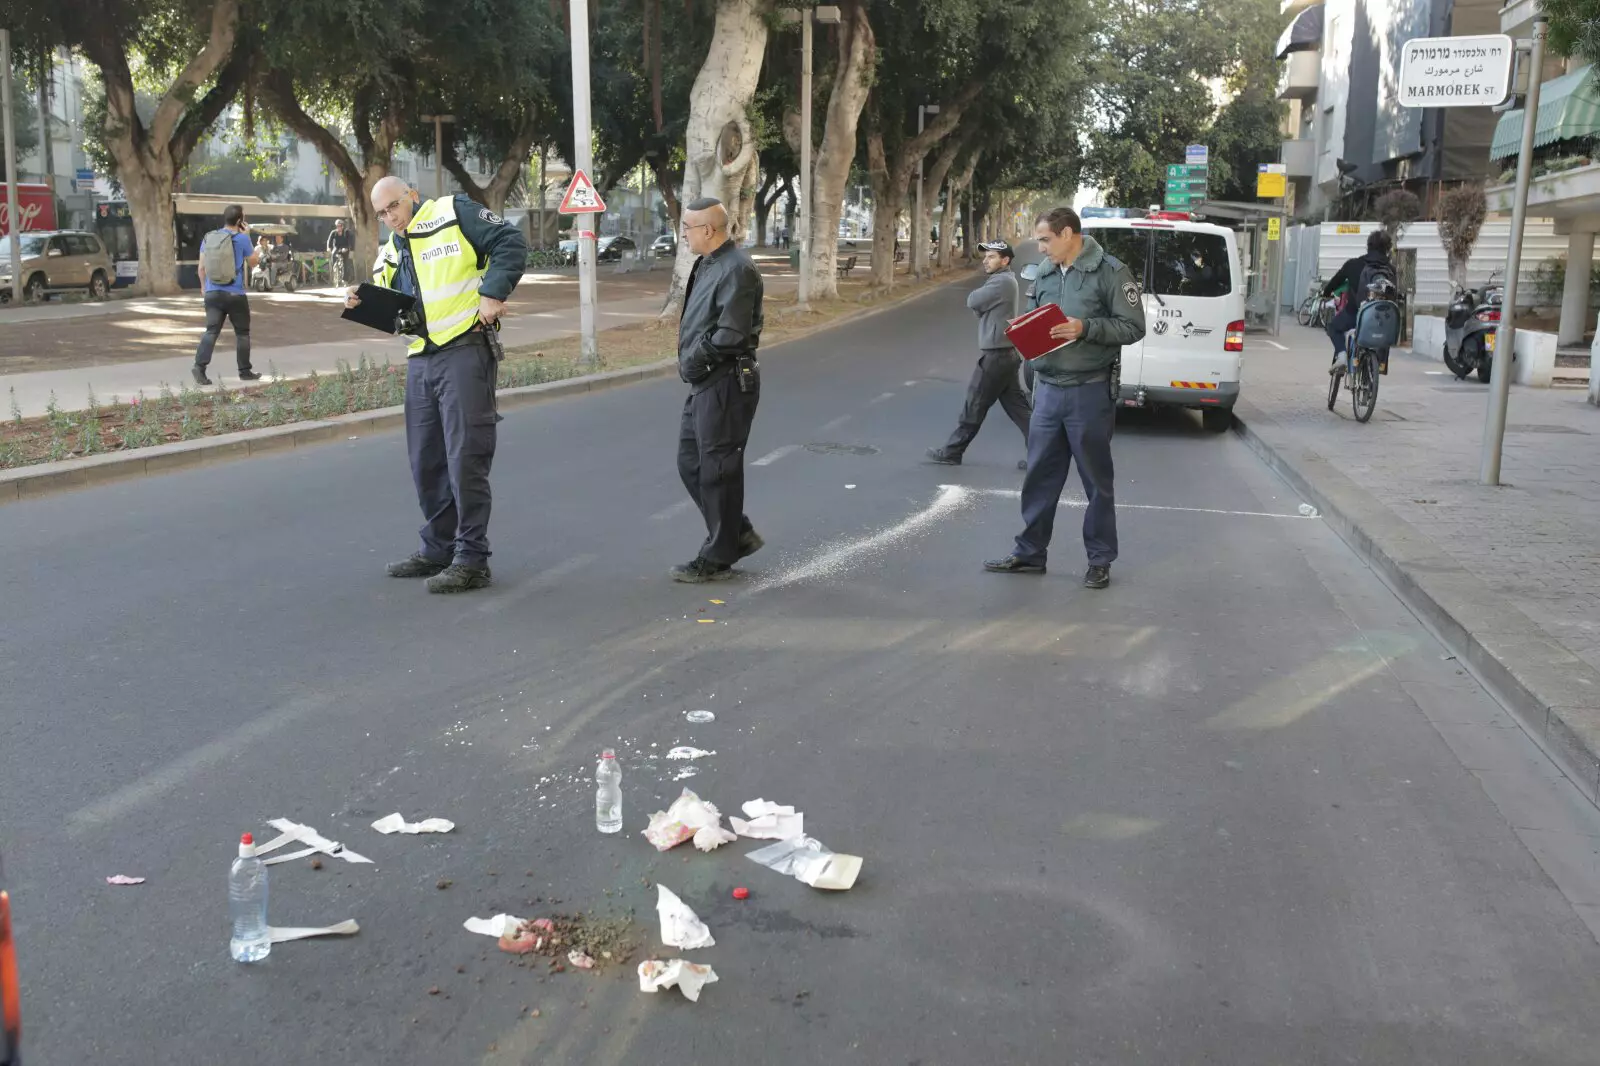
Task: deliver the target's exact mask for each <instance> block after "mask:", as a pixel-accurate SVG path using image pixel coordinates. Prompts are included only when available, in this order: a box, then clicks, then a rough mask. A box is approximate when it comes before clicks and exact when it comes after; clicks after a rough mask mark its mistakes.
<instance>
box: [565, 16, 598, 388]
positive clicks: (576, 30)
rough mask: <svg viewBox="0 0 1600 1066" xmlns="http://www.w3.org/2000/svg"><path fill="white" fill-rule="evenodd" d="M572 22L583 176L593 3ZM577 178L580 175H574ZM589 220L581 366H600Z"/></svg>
mask: <svg viewBox="0 0 1600 1066" xmlns="http://www.w3.org/2000/svg"><path fill="white" fill-rule="evenodd" d="M568 10H569V12H570V14H571V19H572V132H573V137H574V140H575V141H576V144H574V145H573V148H574V151H573V163H574V165H575V166H576V168H577V169H578V170H579V171H581V172H582V173H585V174H587V173H589V172H591V171H593V170H594V132H593V127H592V124H591V120H590V115H589V0H572V2H571V6H570V7H569V8H568ZM573 177H574V179H576V177H577V175H576V174H574V175H573ZM588 221H589V220H588V219H586V218H585V219H579V220H578V222H577V225H578V226H579V230H578V328H579V330H580V335H581V338H582V339H581V340H580V341H579V355H578V363H579V365H580V366H587V367H597V366H599V365H600V342H599V338H598V337H597V336H596V334H595V305H596V303H597V302H598V301H597V299H596V296H597V293H596V279H595V231H594V230H585V229H583V228H582V227H583V226H584V225H586V224H588Z"/></svg>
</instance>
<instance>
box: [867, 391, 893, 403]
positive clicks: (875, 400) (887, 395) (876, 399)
mask: <svg viewBox="0 0 1600 1066" xmlns="http://www.w3.org/2000/svg"><path fill="white" fill-rule="evenodd" d="M893 397H894V393H892V392H886V393H884V394H883V395H882V396H874V397H873V398H872V399H871V400H869V401H868V402H869V403H882V402H883V401H885V400H888V399H892V398H893Z"/></svg>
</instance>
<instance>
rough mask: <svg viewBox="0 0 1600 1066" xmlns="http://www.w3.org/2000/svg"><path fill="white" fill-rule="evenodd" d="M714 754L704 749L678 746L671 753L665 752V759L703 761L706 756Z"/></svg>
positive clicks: (685, 745)
mask: <svg viewBox="0 0 1600 1066" xmlns="http://www.w3.org/2000/svg"><path fill="white" fill-rule="evenodd" d="M715 754H716V752H714V751H707V750H706V749H704V748H692V747H689V746H688V745H687V744H680V745H678V746H677V747H676V748H673V749H672V750H671V751H669V752H667V758H669V759H704V758H705V757H706V756H708V755H715Z"/></svg>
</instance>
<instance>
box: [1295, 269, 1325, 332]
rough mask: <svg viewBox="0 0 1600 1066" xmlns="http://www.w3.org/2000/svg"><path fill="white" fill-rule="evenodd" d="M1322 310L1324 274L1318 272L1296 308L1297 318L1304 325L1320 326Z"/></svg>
mask: <svg viewBox="0 0 1600 1066" xmlns="http://www.w3.org/2000/svg"><path fill="white" fill-rule="evenodd" d="M1322 311H1323V307H1322V275H1320V274H1318V275H1317V276H1316V277H1314V278H1312V279H1311V289H1310V291H1309V292H1307V293H1306V298H1305V299H1304V300H1301V301H1300V306H1299V308H1297V309H1296V310H1295V318H1297V319H1299V321H1300V324H1301V325H1302V326H1320V325H1322V323H1321V322H1320V321H1318V318H1319V317H1320V315H1321V314H1322Z"/></svg>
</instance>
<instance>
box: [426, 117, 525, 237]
mask: <svg viewBox="0 0 1600 1066" xmlns="http://www.w3.org/2000/svg"><path fill="white" fill-rule="evenodd" d="M537 119H538V115H537V114H536V113H531V112H530V113H529V114H528V115H526V116H524V118H523V120H522V123H521V124H520V125H519V126H518V127H517V132H516V133H514V134H513V135H512V137H511V143H510V144H508V145H507V146H506V153H505V155H504V156H502V157H501V159H500V163H499V165H498V166H496V167H495V172H494V177H492V178H490V179H489V184H487V185H479V184H478V183H477V182H476V181H473V180H472V175H471V174H470V173H468V172H467V168H466V166H465V165H464V164H463V163H462V162H461V156H460V154H459V153H458V152H457V151H456V145H455V142H454V141H446V142H445V146H444V159H443V163H444V168H445V169H446V170H448V171H449V172H450V176H451V177H453V178H455V179H456V184H457V185H459V186H461V191H462V192H464V193H466V194H467V195H468V196H470V197H472V199H473V200H475V201H477V202H478V203H480V204H482V205H483V206H484V207H487V208H488V209H489V210H491V211H493V212H494V213H495V214H497V215H504V214H505V213H506V200H507V199H508V198H509V197H510V196H511V190H512V189H513V188H515V187H516V184H517V180H518V179H519V178H521V177H522V168H523V167H525V166H527V165H528V157H529V156H530V155H532V154H533V141H534V137H535V136H536V134H537V129H538V127H537Z"/></svg>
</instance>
